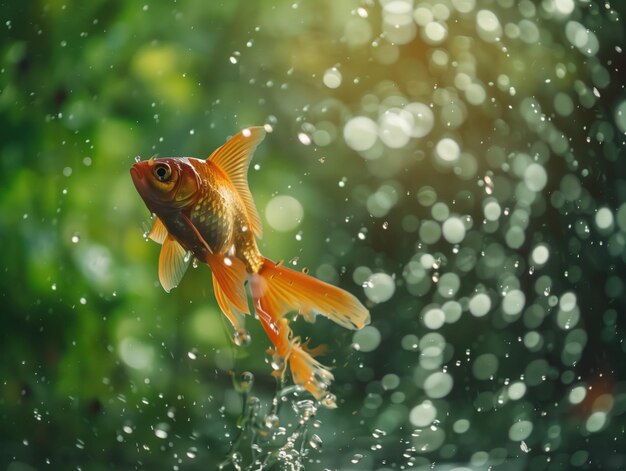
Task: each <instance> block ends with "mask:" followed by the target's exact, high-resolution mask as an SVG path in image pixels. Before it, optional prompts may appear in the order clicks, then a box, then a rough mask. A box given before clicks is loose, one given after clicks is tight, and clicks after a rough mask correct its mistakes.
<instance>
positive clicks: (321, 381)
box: [130, 127, 370, 407]
mask: <svg viewBox="0 0 626 471" xmlns="http://www.w3.org/2000/svg"><path fill="white" fill-rule="evenodd" d="M265 135H266V130H265V129H264V128H263V127H250V128H246V129H243V130H242V131H240V132H239V133H237V134H236V135H235V136H233V137H232V138H231V139H230V140H228V141H227V142H226V143H225V144H224V145H222V146H221V147H219V148H218V149H217V150H216V151H214V152H213V153H212V154H211V155H210V156H209V157H208V158H206V159H199V158H192V157H163V158H151V159H149V160H144V161H139V162H137V163H135V164H134V165H132V167H131V168H130V174H131V177H132V180H133V183H134V185H135V187H136V189H137V192H138V193H139V195H140V196H141V198H142V199H143V201H144V203H145V205H146V206H147V208H148V209H149V210H150V212H151V213H152V214H153V215H155V216H156V217H155V220H154V224H153V226H152V229H151V230H150V232H149V234H148V237H149V238H150V239H152V240H153V241H155V242H157V243H159V244H161V252H160V254H159V268H158V274H159V281H160V283H161V285H162V287H163V288H164V289H165V291H167V292H169V291H170V290H171V289H172V288H175V287H176V286H178V284H179V282H180V281H181V279H182V277H183V275H184V274H185V271H186V269H187V267H188V265H189V261H190V259H191V258H193V257H195V258H196V259H197V260H198V261H200V262H203V263H206V264H207V265H208V266H209V268H210V270H211V273H212V279H213V290H214V292H215V299H216V301H217V304H218V306H219V308H220V310H221V311H222V313H223V314H224V315H225V316H226V318H227V319H228V320H229V321H230V323H231V325H232V327H233V329H234V339H235V340H237V341H236V342H235V343H237V344H240V343H242V342H244V341H245V340H247V337H248V334H247V331H246V330H245V325H244V322H245V316H246V315H250V309H249V299H248V292H247V289H246V286H248V287H249V292H250V295H251V298H252V306H253V310H254V313H255V314H256V315H255V316H254V317H255V318H257V319H258V320H259V321H260V322H261V324H262V326H263V329H264V331H265V333H266V334H267V336H268V338H269V340H270V342H271V343H272V345H273V347H272V348H271V353H272V355H273V358H275V359H276V361H273V362H272V366H273V367H274V368H275V371H274V374H275V375H276V376H278V377H279V378H281V379H283V380H284V378H285V375H286V371H287V366H288V367H289V370H290V372H291V378H292V381H293V382H294V384H296V385H299V386H302V387H303V388H304V389H306V390H307V391H309V392H310V393H311V394H312V395H313V396H314V397H315V398H316V399H317V400H323V399H327V400H326V403H327V404H326V405H329V407H333V406H334V405H335V404H334V401H333V398H334V396H333V395H332V394H331V393H330V392H329V388H330V385H331V383H332V381H333V380H334V377H333V374H332V373H331V371H330V369H329V368H328V367H326V366H324V365H322V364H321V363H320V362H319V361H317V360H316V359H315V358H314V357H315V356H317V355H318V354H319V353H320V352H321V351H322V350H323V346H320V347H321V348H320V347H317V348H315V349H311V348H309V347H308V341H307V342H303V341H302V340H301V338H300V337H298V336H294V334H293V331H292V329H291V327H290V319H291V316H290V315H289V314H290V313H293V312H296V313H297V314H298V315H302V316H303V317H304V318H305V319H306V320H309V321H313V320H314V319H315V316H316V315H317V314H321V315H322V316H324V317H326V318H328V319H331V320H332V321H334V322H336V323H337V324H339V325H341V326H343V327H345V328H347V329H352V330H358V329H361V328H362V327H364V326H365V325H367V324H369V322H370V314H369V311H368V309H367V308H366V307H365V306H364V305H363V304H362V303H361V302H360V301H359V300H358V299H357V298H356V297H355V296H354V295H352V294H350V293H348V292H347V291H344V290H342V289H340V288H338V287H336V286H333V285H331V284H328V283H325V282H323V281H320V280H318V279H316V278H314V277H312V276H309V275H308V274H305V273H303V272H299V271H296V270H292V269H290V268H288V267H285V266H283V265H282V264H281V263H275V262H273V261H271V260H269V259H267V258H265V257H264V256H263V255H262V254H261V252H260V251H259V248H258V245H257V238H261V237H262V235H263V227H262V223H261V218H260V216H259V212H258V211H257V208H256V206H255V203H254V199H253V197H252V194H251V192H250V189H249V186H248V176H247V174H248V167H249V165H250V161H251V159H252V155H253V153H254V151H255V149H256V148H257V146H258V145H259V144H260V143H261V141H262V140H263V139H264V138H265ZM328 398H330V399H328ZM322 402H324V401H322Z"/></svg>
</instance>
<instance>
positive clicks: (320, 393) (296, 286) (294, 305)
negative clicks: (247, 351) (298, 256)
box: [250, 259, 369, 407]
mask: <svg viewBox="0 0 626 471" xmlns="http://www.w3.org/2000/svg"><path fill="white" fill-rule="evenodd" d="M250 285H251V288H252V296H253V298H254V306H255V309H256V312H257V314H258V316H259V319H260V320H261V323H262V324H263V327H264V328H265V331H266V332H267V334H268V336H269V338H270V340H271V342H272V343H273V344H274V345H275V347H276V353H277V354H278V355H279V357H282V358H283V359H285V360H286V361H288V363H289V367H290V369H291V374H292V377H293V380H294V383H296V384H299V385H301V386H303V387H304V388H305V389H307V390H308V391H309V392H310V393H311V394H312V395H313V396H315V398H316V399H318V400H319V399H323V398H325V397H326V396H327V395H328V387H329V385H330V383H331V382H332V380H333V375H332V373H331V372H330V371H329V370H328V369H327V368H326V367H325V366H323V365H322V364H321V363H319V362H318V361H317V360H315V359H314V358H313V356H312V355H313V354H316V353H319V351H320V349H315V350H310V349H308V348H307V346H306V345H305V344H301V343H300V339H299V337H295V338H292V332H291V329H290V328H289V322H288V320H287V319H285V317H284V316H285V314H287V313H289V312H292V311H298V312H299V313H300V314H302V315H303V316H305V318H307V319H312V318H313V316H314V315H315V314H316V313H319V314H322V315H323V316H325V317H328V318H329V319H331V320H333V321H334V322H336V323H338V324H339V325H341V326H343V327H346V328H348V329H360V328H362V327H363V326H365V325H367V324H368V323H369V311H368V310H367V309H366V308H365V306H363V305H362V304H361V303H360V302H359V301H358V300H357V298H356V297H354V296H353V295H351V294H350V293H348V292H346V291H344V290H342V289H340V288H337V287H335V286H332V285H329V284H328V283H324V282H323V281H320V280H317V279H315V278H313V277H311V276H308V275H305V274H304V273H300V272H297V271H295V270H291V269H289V268H287V267H284V266H282V265H280V264H276V263H274V262H272V261H271V260H268V259H264V261H263V266H262V267H261V269H260V270H259V272H258V273H257V274H255V275H252V277H251V284H250ZM327 402H328V401H327ZM326 405H327V406H329V407H332V406H333V403H332V401H330V402H329V403H328V404H326Z"/></svg>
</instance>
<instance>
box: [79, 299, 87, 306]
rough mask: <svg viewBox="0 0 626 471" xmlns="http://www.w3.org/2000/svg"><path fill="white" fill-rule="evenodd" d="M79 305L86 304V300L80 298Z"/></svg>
mask: <svg viewBox="0 0 626 471" xmlns="http://www.w3.org/2000/svg"><path fill="white" fill-rule="evenodd" d="M80 303H81V304H83V305H85V304H87V298H85V297H82V298H80Z"/></svg>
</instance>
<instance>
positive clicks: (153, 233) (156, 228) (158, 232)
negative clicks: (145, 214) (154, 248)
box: [148, 217, 168, 244]
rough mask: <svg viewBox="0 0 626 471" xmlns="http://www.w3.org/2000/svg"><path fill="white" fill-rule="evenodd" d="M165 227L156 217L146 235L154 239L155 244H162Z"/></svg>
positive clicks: (165, 231) (165, 233)
mask: <svg viewBox="0 0 626 471" xmlns="http://www.w3.org/2000/svg"><path fill="white" fill-rule="evenodd" d="M167 234H168V232H167V228H166V227H165V224H163V221H161V220H160V219H159V218H158V217H157V218H156V219H155V220H154V224H153V225H152V229H150V232H149V233H148V237H149V238H150V239H152V240H153V241H155V242H156V243H157V244H163V242H164V241H165V238H166V237H167Z"/></svg>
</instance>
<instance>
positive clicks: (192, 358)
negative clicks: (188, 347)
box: [187, 352, 198, 360]
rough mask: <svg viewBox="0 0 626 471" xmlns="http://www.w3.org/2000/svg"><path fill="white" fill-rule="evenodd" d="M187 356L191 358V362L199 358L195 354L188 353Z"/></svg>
mask: <svg viewBox="0 0 626 471" xmlns="http://www.w3.org/2000/svg"><path fill="white" fill-rule="evenodd" d="M187 356H188V357H189V359H191V360H195V359H196V358H198V355H196V353H195V352H187Z"/></svg>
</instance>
